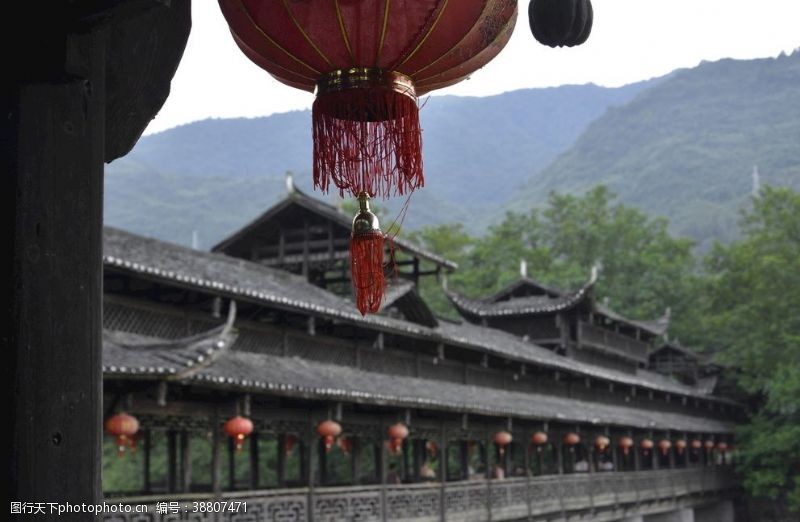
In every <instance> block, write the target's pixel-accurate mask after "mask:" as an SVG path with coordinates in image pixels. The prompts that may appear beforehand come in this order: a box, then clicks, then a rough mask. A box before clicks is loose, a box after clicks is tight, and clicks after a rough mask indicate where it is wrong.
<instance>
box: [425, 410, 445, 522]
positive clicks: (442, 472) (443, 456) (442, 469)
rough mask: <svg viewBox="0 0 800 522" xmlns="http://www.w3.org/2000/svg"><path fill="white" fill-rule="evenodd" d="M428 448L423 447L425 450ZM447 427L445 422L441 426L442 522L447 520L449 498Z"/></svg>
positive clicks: (440, 502)
mask: <svg viewBox="0 0 800 522" xmlns="http://www.w3.org/2000/svg"><path fill="white" fill-rule="evenodd" d="M425 449H426V448H424V447H423V450H425ZM448 451H449V449H448V446H447V427H446V425H445V422H444V420H442V422H441V424H440V426H439V483H440V489H439V518H440V520H441V521H442V522H445V521H446V520H447V505H446V504H445V499H446V498H447V457H448Z"/></svg>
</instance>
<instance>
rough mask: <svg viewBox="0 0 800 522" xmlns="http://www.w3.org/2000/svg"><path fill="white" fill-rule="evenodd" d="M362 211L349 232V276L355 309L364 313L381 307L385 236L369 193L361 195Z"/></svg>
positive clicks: (384, 286) (384, 279) (354, 219)
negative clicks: (373, 211)
mask: <svg viewBox="0 0 800 522" xmlns="http://www.w3.org/2000/svg"><path fill="white" fill-rule="evenodd" d="M358 203H359V207H360V210H359V212H358V214H356V217H354V218H353V228H352V230H351V232H350V279H351V281H352V283H353V296H354V297H355V302H356V308H358V311H359V312H361V315H366V314H368V313H372V314H374V313H375V312H377V311H378V310H380V308H381V303H382V302H383V294H384V292H385V291H386V277H385V275H384V273H383V249H384V237H385V236H384V235H383V232H381V229H380V224H379V223H378V217H377V216H376V215H375V214H373V213H372V212H371V211H370V209H369V195H368V194H367V193H366V192H362V193H361V194H359V195H358Z"/></svg>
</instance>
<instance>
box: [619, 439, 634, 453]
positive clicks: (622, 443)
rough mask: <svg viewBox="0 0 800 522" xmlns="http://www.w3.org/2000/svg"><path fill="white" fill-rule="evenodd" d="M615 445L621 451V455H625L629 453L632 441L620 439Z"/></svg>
mask: <svg viewBox="0 0 800 522" xmlns="http://www.w3.org/2000/svg"><path fill="white" fill-rule="evenodd" d="M617 444H618V445H619V448H620V449H621V450H622V454H623V455H627V454H628V453H629V452H630V451H631V448H632V447H633V439H632V438H630V437H620V439H619V441H618V442H617Z"/></svg>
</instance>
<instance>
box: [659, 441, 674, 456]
mask: <svg viewBox="0 0 800 522" xmlns="http://www.w3.org/2000/svg"><path fill="white" fill-rule="evenodd" d="M671 447H672V442H670V441H668V440H667V439H661V440H660V441H658V449H660V450H661V454H662V455H666V454H667V453H669V449H670V448H671Z"/></svg>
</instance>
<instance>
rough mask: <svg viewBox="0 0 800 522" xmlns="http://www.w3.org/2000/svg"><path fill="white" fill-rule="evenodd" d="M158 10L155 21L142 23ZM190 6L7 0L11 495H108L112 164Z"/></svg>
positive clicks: (138, 120) (5, 288)
mask: <svg viewBox="0 0 800 522" xmlns="http://www.w3.org/2000/svg"><path fill="white" fill-rule="evenodd" d="M155 11H158V15H159V20H160V22H159V23H154V24H153V23H150V22H151V20H149V19H148V20H147V24H142V26H139V25H138V23H139V22H140V21H142V18H146V15H147V14H148V13H150V12H155ZM165 11H166V12H168V13H169V15H168V16H163V12H165ZM189 14H190V11H189V2H188V0H175V1H173V2H171V3H170V4H169V5H165V4H164V3H160V2H149V3H148V2H139V1H136V2H134V1H127V0H105V1H102V0H101V1H96V2H56V3H51V4H48V5H47V10H46V12H44V11H43V10H42V6H41V5H40V4H38V3H36V2H15V3H13V4H9V7H8V12H7V13H6V18H7V19H8V20H11V21H12V23H13V28H14V29H15V31H14V46H15V47H14V49H12V52H10V53H7V54H8V56H7V59H6V60H5V61H4V66H5V67H4V80H3V86H2V88H1V89H0V92H2V97H1V98H0V104H1V106H0V114H2V118H0V170H1V171H2V173H3V177H2V189H0V208H2V210H1V211H2V212H3V213H4V219H3V227H2V234H3V235H2V236H1V237H2V239H3V244H4V245H5V247H6V259H5V260H6V263H4V266H5V267H6V268H5V269H4V272H5V275H4V277H3V278H2V286H0V295H2V296H3V303H4V310H3V311H4V313H3V314H2V316H3V317H4V318H5V320H6V321H7V322H8V324H6V325H4V327H3V328H2V329H0V332H1V333H0V339H2V347H3V351H4V357H5V359H4V365H3V366H4V372H5V377H6V378H5V379H4V382H5V385H6V389H7V390H8V392H7V393H8V395H7V397H8V399H7V403H8V405H9V409H10V412H9V413H10V415H9V418H10V420H11V422H10V426H8V427H7V430H6V431H7V433H8V434H9V438H10V440H9V441H8V442H7V443H6V445H5V446H6V449H5V454H6V460H7V463H8V465H7V467H6V469H7V470H8V471H7V479H8V480H7V482H8V484H9V485H10V488H9V490H8V495H9V497H10V498H11V500H12V501H19V502H38V501H46V502H51V503H62V504H63V503H66V502H69V503H72V504H84V503H86V504H97V503H99V502H101V500H102V491H101V482H100V477H101V459H102V451H101V449H102V448H101V443H102V440H101V438H102V428H101V426H102V419H101V403H102V367H101V354H102V345H101V328H102V216H103V162H104V161H110V160H112V159H114V158H117V157H120V156H122V155H123V154H125V152H127V150H130V147H132V146H133V143H135V142H136V139H137V138H138V136H139V135H140V134H141V132H142V130H143V129H144V127H145V126H146V124H147V123H148V122H149V121H150V120H151V119H152V117H153V116H154V115H155V113H156V112H157V111H158V109H159V108H160V106H161V104H162V103H163V102H164V100H165V99H166V96H167V93H168V92H169V81H170V79H171V78H172V75H173V74H174V72H175V67H177V63H178V61H179V59H180V55H181V53H182V51H183V48H184V46H185V43H186V38H187V37H188V33H189V26H190V23H189V20H190V17H189ZM140 17H141V18H140ZM178 26H181V29H182V30H179V28H178ZM165 29H166V30H165ZM6 32H7V33H8V31H6ZM165 35H168V36H166V37H164V36H165ZM6 43H7V41H6ZM140 44H141V45H140ZM6 47H8V45H6ZM154 48H157V50H156V49H154ZM154 51H155V52H154ZM137 68H138V69H137ZM132 70H136V72H137V73H140V74H136V75H133V74H130V73H131V71H132ZM122 91H124V92H122ZM118 115H120V116H121V117H120V118H117V117H116V116H118ZM123 115H124V116H123ZM107 123H108V125H107ZM37 518H41V519H42V520H50V519H55V518H56V515H55V514H46V515H39V516H38V517H37ZM94 518H95V517H91V516H89V515H86V513H70V514H64V515H61V516H59V517H58V520H60V521H66V522H70V521H73V520H76V521H85V520H92V519H94Z"/></svg>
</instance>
